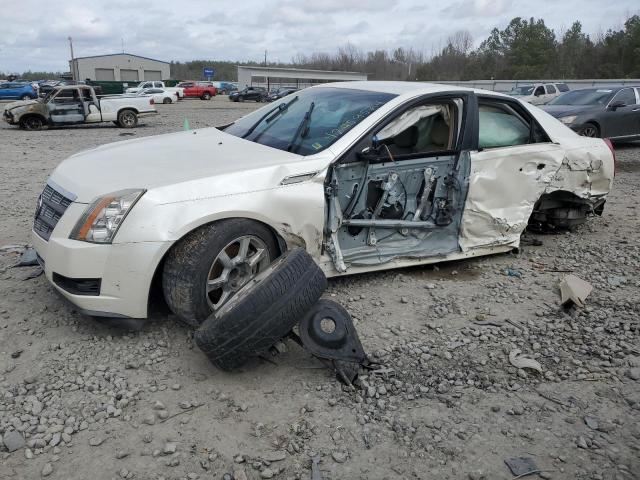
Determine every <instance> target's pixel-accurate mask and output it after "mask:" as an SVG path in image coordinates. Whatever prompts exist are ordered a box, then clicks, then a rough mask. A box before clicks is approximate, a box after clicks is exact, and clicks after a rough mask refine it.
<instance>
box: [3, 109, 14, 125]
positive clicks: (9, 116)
mask: <svg viewBox="0 0 640 480" xmlns="http://www.w3.org/2000/svg"><path fill="white" fill-rule="evenodd" d="M2 118H3V119H4V121H5V122H7V123H8V124H9V125H13V124H15V120H14V117H13V114H12V113H11V112H10V111H8V110H5V111H4V113H3V114H2Z"/></svg>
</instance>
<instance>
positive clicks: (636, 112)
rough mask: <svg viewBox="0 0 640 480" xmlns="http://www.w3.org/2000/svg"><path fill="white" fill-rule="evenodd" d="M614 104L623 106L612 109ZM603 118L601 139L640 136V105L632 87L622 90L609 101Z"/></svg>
mask: <svg viewBox="0 0 640 480" xmlns="http://www.w3.org/2000/svg"><path fill="white" fill-rule="evenodd" d="M615 102H622V103H624V106H620V107H612V106H611V105H612V104H613V103H615ZM601 115H602V118H603V122H602V132H600V133H601V136H603V137H614V138H615V137H626V136H631V135H638V134H640V128H639V126H640V105H638V100H637V99H636V94H635V90H634V89H633V88H632V87H628V88H623V89H622V90H620V91H619V92H618V93H616V95H615V96H614V97H613V98H612V99H611V101H610V102H609V105H607V110H606V111H605V112H604V113H603V114H601Z"/></svg>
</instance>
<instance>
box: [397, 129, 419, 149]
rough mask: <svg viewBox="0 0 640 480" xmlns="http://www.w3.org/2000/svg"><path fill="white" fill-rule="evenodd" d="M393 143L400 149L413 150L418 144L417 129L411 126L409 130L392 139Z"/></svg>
mask: <svg viewBox="0 0 640 480" xmlns="http://www.w3.org/2000/svg"><path fill="white" fill-rule="evenodd" d="M393 143H394V144H395V145H396V146H398V147H400V148H413V147H415V146H416V143H418V127H416V126H415V125H411V126H410V127H409V128H407V129H405V130H403V131H402V132H400V133H398V134H397V135H396V136H395V137H393Z"/></svg>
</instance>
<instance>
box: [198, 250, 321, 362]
mask: <svg viewBox="0 0 640 480" xmlns="http://www.w3.org/2000/svg"><path fill="white" fill-rule="evenodd" d="M326 288H327V279H326V277H325V276H324V273H322V270H320V268H319V267H318V266H317V265H316V263H315V262H314V261H313V259H312V258H311V257H310V256H309V254H308V253H307V252H306V251H305V250H304V249H302V248H296V249H295V250H291V251H289V252H285V253H284V254H283V255H282V256H281V257H280V258H278V259H277V260H276V261H275V262H273V263H272V264H271V265H269V266H268V268H266V269H265V270H263V271H262V272H261V273H260V274H258V275H257V276H256V278H255V279H253V280H251V281H250V282H249V283H247V284H245V285H244V287H242V288H241V289H240V290H239V291H238V292H237V293H236V295H235V296H234V297H233V298H231V299H230V300H229V301H228V302H227V303H226V304H225V305H223V306H222V308H220V309H219V310H218V311H217V312H216V313H215V314H214V315H211V316H210V317H209V318H208V319H207V320H205V322H204V323H203V324H202V325H201V326H200V328H199V329H198V330H197V331H196V333H195V336H194V340H195V342H196V345H198V347H199V348H200V349H201V350H202V351H203V352H204V354H205V355H206V356H207V358H209V360H210V361H211V363H213V364H214V365H216V366H217V367H218V368H221V369H222V370H234V369H236V368H239V367H241V366H242V365H244V364H245V363H246V362H247V361H248V360H249V359H251V358H252V357H255V356H257V355H259V354H260V353H263V352H265V351H267V350H268V349H269V348H270V347H272V346H273V345H275V344H276V343H277V342H278V341H280V340H281V339H282V338H284V337H285V336H287V335H288V334H289V332H291V330H292V329H293V327H294V326H295V325H296V324H297V323H298V322H299V321H300V319H302V318H303V317H304V315H305V314H306V313H307V312H308V311H309V309H311V307H312V306H313V305H314V304H315V303H316V302H317V301H318V299H319V298H320V296H321V295H322V292H324V290H325V289H326Z"/></svg>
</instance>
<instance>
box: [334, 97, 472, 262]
mask: <svg viewBox="0 0 640 480" xmlns="http://www.w3.org/2000/svg"><path fill="white" fill-rule="evenodd" d="M474 105H475V104H474V102H473V101H472V97H471V95H469V94H466V93H452V94H442V95H438V96H436V97H433V96H432V97H425V98H423V99H421V100H418V101H414V102H412V103H411V104H409V105H405V106H403V107H400V109H399V110H398V111H396V112H394V114H393V115H391V116H390V117H388V118H387V119H385V120H384V121H383V122H382V123H381V124H379V125H378V126H376V127H374V129H373V130H372V131H371V132H370V133H369V134H367V135H365V136H364V137H363V138H362V139H361V140H360V141H359V142H358V143H357V144H356V145H355V147H353V148H352V149H351V150H350V151H349V152H347V153H346V154H345V155H343V156H342V157H341V158H340V159H339V160H338V161H337V162H336V163H335V164H334V165H333V166H332V167H331V170H330V172H329V175H328V177H327V178H328V185H327V192H328V194H327V203H328V208H327V211H328V219H327V228H326V234H327V236H328V238H327V239H326V242H325V245H327V246H328V252H329V253H330V255H331V256H332V258H333V263H334V265H335V268H336V270H338V271H339V272H348V271H349V269H350V268H355V267H375V266H378V265H382V264H385V263H389V262H392V261H394V260H400V259H405V260H406V259H416V260H420V259H424V258H427V257H434V256H443V255H446V254H449V253H451V252H455V251H459V250H460V246H459V244H458V232H459V229H460V222H461V220H462V213H463V209H464V204H465V198H466V196H467V185H468V182H467V180H468V175H469V167H470V161H469V153H468V149H469V147H470V145H471V140H470V139H471V137H472V134H471V129H472V126H471V124H470V123H469V122H467V118H473V113H471V116H470V112H473V108H475V107H474Z"/></svg>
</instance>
